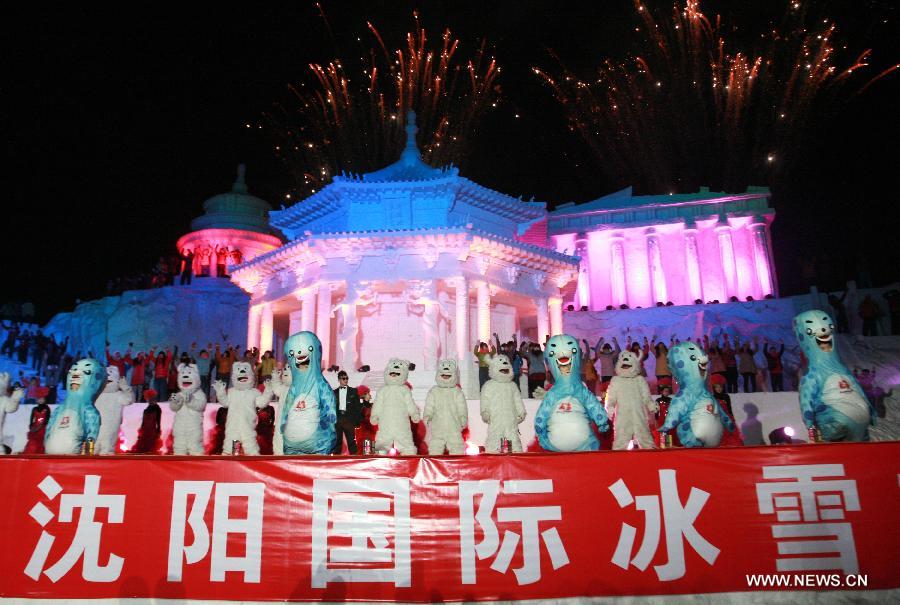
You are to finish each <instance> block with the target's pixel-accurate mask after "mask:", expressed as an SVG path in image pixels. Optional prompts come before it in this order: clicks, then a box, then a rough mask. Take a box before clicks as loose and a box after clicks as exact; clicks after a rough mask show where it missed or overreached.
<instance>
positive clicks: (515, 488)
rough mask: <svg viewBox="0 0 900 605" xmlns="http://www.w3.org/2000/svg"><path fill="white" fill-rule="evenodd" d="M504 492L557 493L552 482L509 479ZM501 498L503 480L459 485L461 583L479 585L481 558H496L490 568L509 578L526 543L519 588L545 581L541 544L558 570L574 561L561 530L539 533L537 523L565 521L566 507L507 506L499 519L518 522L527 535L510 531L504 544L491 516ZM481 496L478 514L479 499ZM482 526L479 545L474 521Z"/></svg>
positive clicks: (554, 529) (501, 510)
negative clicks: (477, 567)
mask: <svg viewBox="0 0 900 605" xmlns="http://www.w3.org/2000/svg"><path fill="white" fill-rule="evenodd" d="M503 493H504V494H511V495H518V494H552V493H553V481H552V480H551V479H541V480H519V481H504V482H503ZM499 494H500V481H497V480H485V481H460V482H459V525H460V554H461V559H462V560H461V563H462V583H463V584H475V583H476V580H475V562H476V558H477V559H479V560H481V559H487V558H488V557H490V556H492V555H494V554H495V553H496V554H497V556H496V557H495V558H494V560H493V562H492V563H491V569H493V570H494V571H497V572H500V573H503V574H505V573H506V572H507V570H508V569H509V564H510V563H511V562H512V558H513V555H514V554H515V552H516V549H517V548H518V547H519V543H520V542H521V543H522V567H519V568H517V569H514V570H513V573H514V574H515V576H516V582H517V583H518V584H519V585H523V584H532V583H534V582H537V581H538V580H540V579H541V540H543V541H544V545H545V546H546V547H547V553H548V554H549V555H550V564H551V565H552V566H553V569H559V568H560V567H563V566H564V565H567V564H568V563H569V555H568V554H567V553H566V549H565V547H564V546H563V543H562V540H561V539H560V537H559V532H558V531H557V529H556V527H550V528H548V529H545V530H544V531H542V532H540V533H538V532H539V527H538V525H539V524H540V523H541V522H542V521H561V520H562V509H561V508H560V507H559V506H504V507H500V508H497V521H499V522H501V523H504V522H512V523H518V524H519V525H520V526H521V528H522V533H521V534H519V533H516V532H514V531H510V530H506V531H504V532H503V541H502V542H501V541H500V537H499V533H498V531H497V525H496V524H495V523H494V520H493V519H492V518H491V515H492V514H493V512H494V507H495V506H496V505H497V496H498V495H499ZM477 495H480V496H481V501H480V502H479V504H478V512H475V510H474V508H475V496H477ZM476 521H477V522H478V524H479V525H480V526H481V530H482V532H483V533H484V537H483V538H482V540H481V542H479V543H478V544H475V522H476Z"/></svg>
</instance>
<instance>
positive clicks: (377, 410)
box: [369, 358, 420, 456]
mask: <svg viewBox="0 0 900 605" xmlns="http://www.w3.org/2000/svg"><path fill="white" fill-rule="evenodd" d="M409 366H410V363H409V362H408V361H406V360H405V359H396V358H394V359H391V360H390V361H388V364H387V367H386V368H385V369H384V386H383V387H381V388H380V389H378V394H377V395H375V405H373V406H372V414H371V415H370V416H369V421H370V422H371V423H372V424H376V425H378V432H377V433H376V434H375V450H376V451H377V452H378V453H380V454H386V453H388V451H389V450H390V449H391V447H392V446H393V447H396V448H397V450H398V451H399V452H400V453H401V454H402V455H404V456H412V455H414V454H415V453H416V446H415V444H414V443H413V437H412V428H411V427H410V425H409V423H410V421H412V422H419V420H420V416H419V408H418V407H416V402H415V401H413V397H412V391H410V389H409V387H408V386H406V379H407V377H409Z"/></svg>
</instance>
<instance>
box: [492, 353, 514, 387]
mask: <svg viewBox="0 0 900 605" xmlns="http://www.w3.org/2000/svg"><path fill="white" fill-rule="evenodd" d="M488 376H490V377H491V380H496V381H497V382H512V379H513V372H512V364H511V363H509V357H507V356H506V355H494V356H493V357H491V358H490V359H489V360H488Z"/></svg>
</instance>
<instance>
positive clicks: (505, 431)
mask: <svg viewBox="0 0 900 605" xmlns="http://www.w3.org/2000/svg"><path fill="white" fill-rule="evenodd" d="M488 378H489V380H488V381H487V382H485V383H484V387H482V389H481V419H482V420H484V421H485V422H486V423H487V425H488V434H487V442H486V443H485V444H484V450H485V451H486V452H491V453H497V452H499V451H500V440H501V439H509V442H510V450H511V451H513V452H521V451H522V440H521V439H520V438H519V425H520V424H522V422H523V421H524V420H525V405H524V404H523V403H522V394H521V393H520V392H519V388H518V386H517V385H516V384H515V382H514V381H513V378H514V377H513V372H512V364H511V363H510V362H509V358H508V357H507V356H506V355H495V356H494V357H491V358H490V360H489V361H488Z"/></svg>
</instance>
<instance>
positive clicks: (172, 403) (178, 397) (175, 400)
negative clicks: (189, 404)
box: [169, 393, 184, 412]
mask: <svg viewBox="0 0 900 605" xmlns="http://www.w3.org/2000/svg"><path fill="white" fill-rule="evenodd" d="M183 405H184V395H182V394H181V393H172V396H171V397H170V398H169V408H171V410H172V411H173V412H177V411H178V410H180V409H181V406H183Z"/></svg>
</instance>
